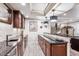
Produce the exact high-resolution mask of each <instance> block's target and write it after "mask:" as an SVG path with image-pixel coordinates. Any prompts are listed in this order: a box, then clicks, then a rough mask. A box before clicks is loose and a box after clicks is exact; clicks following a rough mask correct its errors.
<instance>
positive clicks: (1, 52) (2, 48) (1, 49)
mask: <svg viewBox="0 0 79 59" xmlns="http://www.w3.org/2000/svg"><path fill="white" fill-rule="evenodd" d="M14 43H15V42H14ZM14 43H11V42H10V43H9V44H8V46H6V41H2V42H0V56H6V55H7V54H8V53H9V52H10V51H11V50H12V49H13V48H14V47H15V46H16V44H14Z"/></svg>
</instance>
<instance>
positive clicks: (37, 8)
mask: <svg viewBox="0 0 79 59" xmlns="http://www.w3.org/2000/svg"><path fill="white" fill-rule="evenodd" d="M48 4H49V3H26V5H21V3H10V5H11V6H12V7H13V8H14V9H16V10H20V11H21V12H22V13H23V14H24V15H25V16H29V18H30V19H32V18H36V19H45V16H47V17H49V16H51V15H53V12H52V9H55V13H54V14H55V15H60V14H63V13H65V12H67V11H69V10H71V9H72V8H73V7H74V5H75V4H74V3H56V4H55V6H54V7H52V8H51V9H50V10H49V12H48V13H47V14H46V15H44V11H45V9H46V8H47V6H48ZM51 4H52V3H51ZM53 4H54V3H53Z"/></svg>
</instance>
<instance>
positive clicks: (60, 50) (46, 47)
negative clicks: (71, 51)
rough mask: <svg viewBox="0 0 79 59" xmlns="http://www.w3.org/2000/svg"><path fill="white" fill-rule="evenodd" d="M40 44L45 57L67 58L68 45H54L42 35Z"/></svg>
mask: <svg viewBox="0 0 79 59" xmlns="http://www.w3.org/2000/svg"><path fill="white" fill-rule="evenodd" d="M38 42H39V45H40V47H41V49H42V51H43V53H44V54H45V56H67V43H63V44H53V43H50V42H48V41H47V40H46V38H44V37H42V36H40V35H38Z"/></svg>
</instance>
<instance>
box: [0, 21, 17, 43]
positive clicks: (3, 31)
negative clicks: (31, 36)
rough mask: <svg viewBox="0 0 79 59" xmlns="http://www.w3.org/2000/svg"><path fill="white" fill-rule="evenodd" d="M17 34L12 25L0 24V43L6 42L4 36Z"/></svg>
mask: <svg viewBox="0 0 79 59" xmlns="http://www.w3.org/2000/svg"><path fill="white" fill-rule="evenodd" d="M17 33H18V32H17V30H16V29H14V28H13V27H12V25H9V24H5V23H2V22H0V41H3V40H6V35H9V34H12V35H13V36H16V35H17Z"/></svg>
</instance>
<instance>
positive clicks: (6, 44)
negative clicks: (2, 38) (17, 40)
mask: <svg viewBox="0 0 79 59" xmlns="http://www.w3.org/2000/svg"><path fill="white" fill-rule="evenodd" d="M9 36H11V35H6V46H8V37H9Z"/></svg>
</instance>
